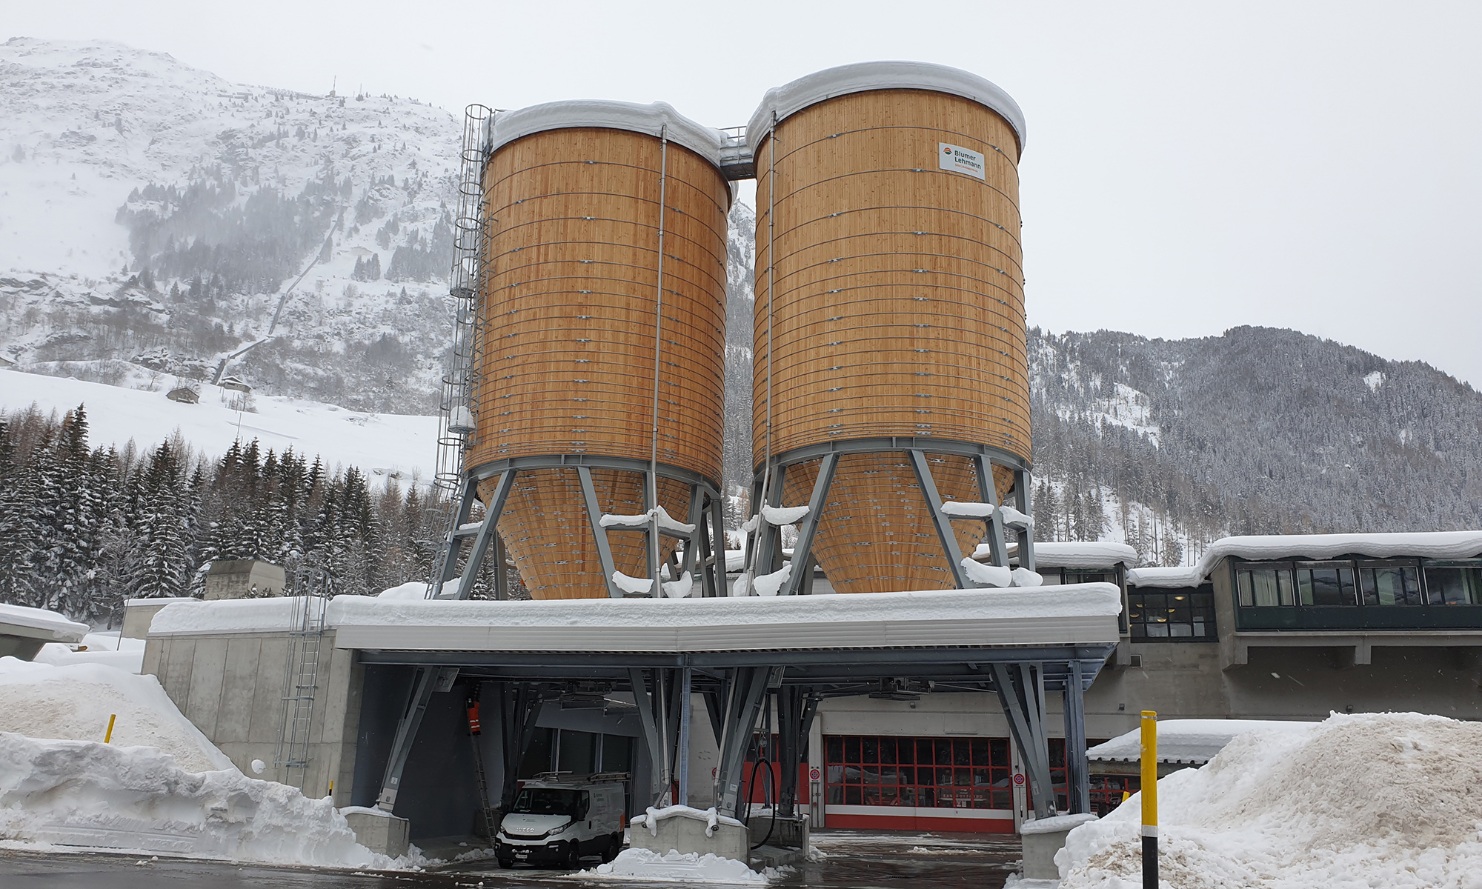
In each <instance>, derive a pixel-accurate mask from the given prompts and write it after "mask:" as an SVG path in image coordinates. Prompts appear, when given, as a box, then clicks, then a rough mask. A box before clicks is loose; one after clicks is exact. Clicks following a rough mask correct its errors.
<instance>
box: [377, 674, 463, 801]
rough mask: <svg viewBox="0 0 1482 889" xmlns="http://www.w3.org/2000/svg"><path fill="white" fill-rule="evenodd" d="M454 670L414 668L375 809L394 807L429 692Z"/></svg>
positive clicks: (428, 698)
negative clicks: (409, 689)
mask: <svg viewBox="0 0 1482 889" xmlns="http://www.w3.org/2000/svg"><path fill="white" fill-rule="evenodd" d="M457 672H458V671H457V670H456V669H455V668H453V667H417V668H416V670H415V671H414V672H413V674H412V688H411V691H410V693H408V695H407V703H406V706H405V707H404V708H403V709H402V713H401V719H400V721H398V722H397V724H396V737H395V738H394V739H393V740H392V742H391V756H390V758H389V759H388V760H387V761H386V774H385V776H384V777H383V778H382V779H381V795H380V797H379V798H378V799H377V800H376V808H378V809H382V810H384V811H387V812H391V811H394V810H395V808H396V794H397V792H398V791H399V790H400V789H401V773H402V770H403V769H405V768H406V764H407V755H408V754H409V753H411V752H412V742H413V741H415V740H416V739H417V729H418V728H420V727H421V725H422V717H423V716H424V715H426V713H427V704H428V702H430V701H431V700H432V692H433V690H434V689H435V688H437V687H438V685H439V684H442V683H445V682H446V681H447V674H449V673H457Z"/></svg>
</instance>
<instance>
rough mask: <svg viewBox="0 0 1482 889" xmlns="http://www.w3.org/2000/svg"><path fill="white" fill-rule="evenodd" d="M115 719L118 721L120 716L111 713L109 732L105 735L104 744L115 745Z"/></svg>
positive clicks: (109, 716) (109, 715)
mask: <svg viewBox="0 0 1482 889" xmlns="http://www.w3.org/2000/svg"><path fill="white" fill-rule="evenodd" d="M115 719H118V714H117V713H109V714H108V731H106V732H104V733H103V743H104V744H112V743H113V721H114V720H115Z"/></svg>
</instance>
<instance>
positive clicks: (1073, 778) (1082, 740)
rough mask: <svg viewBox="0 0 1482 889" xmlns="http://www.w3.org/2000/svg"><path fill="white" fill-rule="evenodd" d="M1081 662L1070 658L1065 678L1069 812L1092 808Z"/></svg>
mask: <svg viewBox="0 0 1482 889" xmlns="http://www.w3.org/2000/svg"><path fill="white" fill-rule="evenodd" d="M1083 675H1084V674H1083V672H1082V669H1081V662H1080V660H1078V659H1072V660H1071V662H1070V676H1068V677H1067V678H1066V680H1065V691H1064V697H1063V700H1064V704H1065V706H1064V709H1065V763H1066V769H1067V774H1066V776H1065V784H1066V788H1065V789H1066V797H1067V798H1068V799H1067V802H1068V803H1069V805H1070V811H1071V813H1072V814H1079V813H1083V812H1089V811H1091V776H1090V774H1089V773H1088V770H1087V763H1086V697H1085V688H1084V686H1083V685H1082V676H1083Z"/></svg>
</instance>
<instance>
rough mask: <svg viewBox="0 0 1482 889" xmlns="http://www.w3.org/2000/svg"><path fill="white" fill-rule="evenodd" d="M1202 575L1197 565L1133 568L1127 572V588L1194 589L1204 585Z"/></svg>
mask: <svg viewBox="0 0 1482 889" xmlns="http://www.w3.org/2000/svg"><path fill="white" fill-rule="evenodd" d="M1204 582H1205V580H1204V575H1202V574H1200V573H1199V567H1198V566H1197V565H1179V566H1178V567H1176V568H1133V569H1131V570H1130V571H1128V572H1127V586H1129V587H1158V588H1161V589H1175V588H1183V587H1196V586H1198V585H1199V584H1201V583H1204Z"/></svg>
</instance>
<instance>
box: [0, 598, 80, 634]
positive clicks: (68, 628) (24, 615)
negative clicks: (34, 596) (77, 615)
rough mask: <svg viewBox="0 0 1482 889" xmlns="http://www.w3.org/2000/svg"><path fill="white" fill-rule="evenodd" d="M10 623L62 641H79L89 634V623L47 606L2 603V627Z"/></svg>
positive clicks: (0, 620)
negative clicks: (81, 622) (71, 617)
mask: <svg viewBox="0 0 1482 889" xmlns="http://www.w3.org/2000/svg"><path fill="white" fill-rule="evenodd" d="M6 624H9V625H10V626H12V627H21V628H24V629H27V630H38V631H40V632H43V633H46V634H47V635H49V636H50V637H51V638H52V639H56V640H57V641H62V642H77V641H78V640H80V639H82V637H83V636H85V635H87V630H88V627H87V624H80V623H77V622H76V621H72V620H68V619H67V618H66V617H65V616H64V615H61V614H58V613H56V612H55V611H47V610H46V609H45V608H30V607H27V606H25V605H5V604H0V627H4V625H6Z"/></svg>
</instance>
